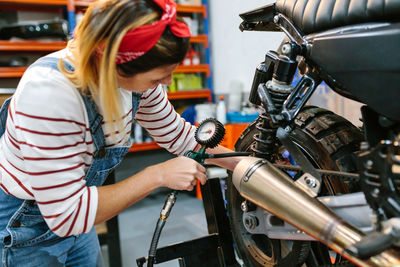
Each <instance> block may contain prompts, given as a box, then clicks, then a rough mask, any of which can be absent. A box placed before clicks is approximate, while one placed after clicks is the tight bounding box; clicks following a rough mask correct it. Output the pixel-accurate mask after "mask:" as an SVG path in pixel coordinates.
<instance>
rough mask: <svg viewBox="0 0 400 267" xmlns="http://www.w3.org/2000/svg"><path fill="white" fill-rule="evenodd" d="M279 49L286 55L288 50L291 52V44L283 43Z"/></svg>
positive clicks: (288, 52)
mask: <svg viewBox="0 0 400 267" xmlns="http://www.w3.org/2000/svg"><path fill="white" fill-rule="evenodd" d="M281 51H282V53H283V54H285V55H288V54H290V52H292V46H291V45H290V44H284V45H283V46H282V49H281Z"/></svg>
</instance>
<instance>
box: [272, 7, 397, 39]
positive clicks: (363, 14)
mask: <svg viewBox="0 0 400 267" xmlns="http://www.w3.org/2000/svg"><path fill="white" fill-rule="evenodd" d="M276 10H277V11H278V12H279V13H282V14H283V15H285V16H286V17H288V18H289V19H290V20H291V21H293V23H294V24H295V26H296V27H297V28H298V29H299V30H300V31H301V32H302V33H303V34H310V33H316V32H319V31H323V30H328V29H333V28H337V27H342V26H348V25H353V24H359V23H367V22H393V21H394V22H399V21H400V1H398V0H277V1H276Z"/></svg>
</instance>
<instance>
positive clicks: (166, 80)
mask: <svg viewBox="0 0 400 267" xmlns="http://www.w3.org/2000/svg"><path fill="white" fill-rule="evenodd" d="M171 83H172V75H169V76H168V77H166V78H164V79H163V80H162V81H161V84H165V85H170V84H171Z"/></svg>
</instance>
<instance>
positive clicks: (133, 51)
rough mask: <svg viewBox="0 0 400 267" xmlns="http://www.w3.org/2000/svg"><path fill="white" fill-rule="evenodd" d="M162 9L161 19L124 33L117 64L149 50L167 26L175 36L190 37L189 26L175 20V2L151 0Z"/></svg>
mask: <svg viewBox="0 0 400 267" xmlns="http://www.w3.org/2000/svg"><path fill="white" fill-rule="evenodd" d="M153 1H154V2H155V3H156V4H157V5H159V6H160V7H161V8H162V10H163V11H164V12H163V14H162V16H161V19H160V20H159V21H156V22H154V23H152V24H146V25H142V26H140V27H137V28H135V29H133V30H130V31H128V32H127V33H126V35H125V36H124V38H123V39H122V41H121V44H120V46H119V49H118V54H117V60H116V63H117V64H122V63H125V62H128V61H131V60H134V59H136V58H138V57H140V56H142V55H143V54H145V53H146V52H147V51H149V50H150V49H151V48H152V47H153V46H154V45H155V44H156V43H157V41H158V39H160V37H161V35H162V33H163V32H164V30H165V28H166V27H167V26H169V28H170V29H171V32H172V33H173V34H174V35H175V36H177V37H190V30H189V27H188V26H187V25H186V24H185V23H183V22H180V21H176V4H175V2H174V1H172V0H153Z"/></svg>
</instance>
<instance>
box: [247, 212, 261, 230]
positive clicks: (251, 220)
mask: <svg viewBox="0 0 400 267" xmlns="http://www.w3.org/2000/svg"><path fill="white" fill-rule="evenodd" d="M244 224H245V226H246V227H247V228H248V229H251V230H253V229H255V228H256V227H257V226H258V220H257V218H256V217H255V216H254V215H247V216H246V217H245V218H244Z"/></svg>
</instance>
